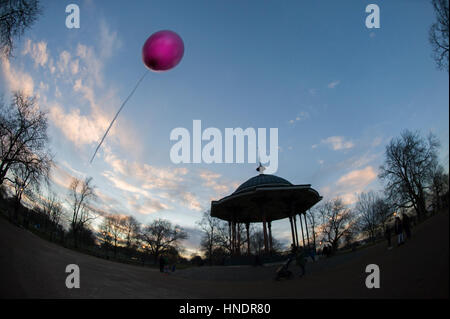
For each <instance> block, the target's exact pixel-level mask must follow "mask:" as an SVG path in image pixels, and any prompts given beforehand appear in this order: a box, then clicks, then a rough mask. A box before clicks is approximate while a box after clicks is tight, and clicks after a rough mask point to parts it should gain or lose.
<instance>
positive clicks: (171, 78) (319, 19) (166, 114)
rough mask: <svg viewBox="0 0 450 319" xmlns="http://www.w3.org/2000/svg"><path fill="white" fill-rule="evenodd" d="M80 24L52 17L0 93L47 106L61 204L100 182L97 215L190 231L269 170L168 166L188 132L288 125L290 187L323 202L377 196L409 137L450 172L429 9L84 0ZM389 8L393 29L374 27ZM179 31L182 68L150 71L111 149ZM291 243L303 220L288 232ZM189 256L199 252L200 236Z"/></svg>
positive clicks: (49, 5)
mask: <svg viewBox="0 0 450 319" xmlns="http://www.w3.org/2000/svg"><path fill="white" fill-rule="evenodd" d="M70 3H75V4H78V5H79V7H80V11H81V12H80V13H81V28H80V29H67V28H66V27H65V19H66V13H65V6H66V5H68V4H69V2H67V3H66V2H64V1H43V5H44V12H43V15H42V16H41V17H40V19H39V21H38V22H37V23H36V24H35V25H34V27H33V28H32V29H30V30H28V31H27V32H26V34H25V35H24V36H23V37H22V38H21V39H20V41H19V42H17V47H16V51H15V57H14V58H13V59H11V60H10V61H6V60H2V62H1V63H2V64H1V72H2V73H1V74H2V76H1V77H0V85H1V89H2V93H4V94H5V96H6V97H7V96H8V94H9V92H10V91H11V90H14V89H22V90H24V91H25V92H27V93H29V94H37V95H38V97H39V105H40V106H41V107H42V108H44V109H46V110H48V112H49V120H50V129H49V134H50V136H51V148H52V150H53V152H54V153H55V154H56V157H55V160H56V164H57V165H56V167H55V170H54V173H53V180H54V184H55V186H54V187H55V189H57V190H58V191H59V192H60V193H61V196H64V194H66V193H67V190H66V187H67V186H68V184H69V182H70V178H71V176H77V177H84V176H93V177H94V182H95V184H96V186H97V192H98V194H99V203H98V205H99V207H100V208H102V209H104V210H107V211H110V212H114V213H121V214H132V215H133V216H135V217H137V218H138V220H140V221H141V222H149V221H151V220H153V219H154V218H168V219H170V220H171V221H172V222H174V223H178V224H180V225H182V226H185V227H187V228H189V229H193V228H195V227H196V225H195V222H196V221H198V220H199V219H200V217H201V213H202V211H204V210H205V209H208V208H209V206H210V201H211V199H218V198H220V197H222V196H224V195H228V194H229V193H231V192H232V191H234V189H235V188H236V187H237V186H238V185H239V184H240V183H242V182H244V181H245V180H247V179H248V178H250V177H252V176H254V175H255V174H256V171H255V168H256V166H255V164H209V165H207V164H180V165H174V164H172V163H171V161H170V158H169V151H170V148H171V147H172V145H173V142H171V141H170V140H169V134H170V131H171V130H172V129H173V128H176V127H185V128H187V129H189V130H192V120H194V119H200V120H201V121H202V126H203V128H206V127H216V128H219V129H220V130H222V132H223V131H224V129H225V128H235V127H242V128H247V127H253V128H270V127H276V128H278V135H279V146H280V150H279V168H278V171H277V173H276V175H279V176H282V177H284V178H286V179H288V180H289V181H291V182H292V183H294V184H312V187H313V188H315V189H317V190H318V191H319V192H320V193H321V195H323V196H324V197H325V198H331V197H334V196H342V197H343V198H344V199H345V200H346V201H347V202H348V203H352V202H354V200H355V197H356V194H357V193H358V192H361V191H367V190H370V189H374V190H378V189H380V188H381V184H380V183H379V181H378V180H377V173H378V167H379V166H380V164H381V163H382V160H383V152H384V147H385V145H386V144H387V143H388V142H389V140H390V139H391V138H392V137H394V136H398V135H399V134H400V132H401V131H402V130H404V129H412V130H416V129H418V130H420V131H421V132H422V133H423V134H427V133H428V132H430V131H432V132H434V133H435V134H436V135H437V136H438V137H439V139H440V140H441V143H442V145H443V146H442V148H441V161H442V162H443V164H444V165H445V166H446V169H447V170H448V142H449V141H448V136H449V125H448V123H449V122H448V116H449V114H448V110H449V108H448V105H449V101H448V73H447V72H445V71H444V72H443V71H439V70H437V69H436V67H435V64H434V61H433V60H432V58H431V48H430V45H429V43H428V30H429V27H430V25H431V24H432V23H433V22H434V12H433V9H432V6H431V4H430V3H428V1H406V0H405V1H400V0H396V1H371V2H367V1H345V2H344V1H331V0H330V1H320V2H318V1H283V2H279V1H278V2H275V1H189V2H188V1H132V2H127V3H125V2H123V1H95V2H94V1H71V2H70ZM369 3H376V4H378V5H379V7H380V11H381V28H380V29H367V28H366V27H365V23H364V22H365V18H366V16H367V14H366V13H365V6H366V5H367V4H369ZM162 29H170V30H173V31H175V32H177V33H178V34H179V35H180V36H181V37H182V38H183V40H184V44H185V55H184V57H183V60H182V61H181V63H180V64H179V65H178V66H177V67H176V68H175V69H173V70H171V71H169V72H165V73H158V74H157V73H150V74H149V75H148V76H147V77H146V78H145V80H144V81H143V82H142V83H141V85H140V87H139V88H138V90H137V91H136V93H135V95H134V96H133V97H132V99H131V100H130V101H129V103H128V104H127V106H126V107H125V109H124V110H123V112H122V113H121V114H120V116H119V118H118V120H117V121H116V123H115V124H114V127H113V129H112V131H111V132H110V135H109V136H108V138H107V140H106V142H105V143H104V145H103V147H102V149H101V150H100V152H99V154H98V155H97V157H96V159H95V160H94V162H93V164H89V159H90V156H92V154H93V151H94V149H95V147H96V144H97V142H98V140H99V139H100V137H101V135H102V134H103V133H104V131H105V129H106V127H107V125H108V124H109V121H110V120H111V119H112V117H113V115H114V112H115V111H116V110H117V109H118V107H119V106H120V104H121V102H122V101H123V99H125V97H126V96H127V95H128V93H129V92H130V91H131V89H132V88H133V86H134V85H135V83H136V81H137V80H138V78H139V77H140V76H141V75H142V74H143V73H144V72H145V67H144V65H143V64H142V62H141V48H142V45H143V43H144V42H145V40H146V39H147V37H148V36H150V35H151V34H152V33H154V32H156V31H159V30H162ZM273 231H274V236H275V237H278V238H281V239H288V238H289V236H290V229H289V224H288V222H286V221H280V222H276V223H274V226H273ZM191 233H192V234H193V235H192V238H191V240H190V241H189V243H188V244H187V245H188V248H189V251H192V250H195V249H196V245H197V244H198V232H195V231H193V230H192V231H191Z"/></svg>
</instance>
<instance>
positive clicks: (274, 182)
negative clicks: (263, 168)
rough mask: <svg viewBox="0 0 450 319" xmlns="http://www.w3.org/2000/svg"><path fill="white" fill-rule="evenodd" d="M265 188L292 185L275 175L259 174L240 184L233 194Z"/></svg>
mask: <svg viewBox="0 0 450 319" xmlns="http://www.w3.org/2000/svg"><path fill="white" fill-rule="evenodd" d="M266 186H267V187H277V186H292V184H291V183H290V182H288V181H287V180H285V179H284V178H281V177H278V176H275V175H267V174H259V175H256V176H254V177H252V178H250V179H248V180H247V181H246V182H244V183H242V184H241V185H240V186H239V187H238V188H237V189H236V191H235V192H234V193H233V194H239V193H243V192H246V191H251V190H253V189H254V188H255V187H266Z"/></svg>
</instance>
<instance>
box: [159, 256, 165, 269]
mask: <svg viewBox="0 0 450 319" xmlns="http://www.w3.org/2000/svg"><path fill="white" fill-rule="evenodd" d="M165 266H166V263H165V259H164V256H160V257H159V271H160V272H162V273H163V272H164V267H165Z"/></svg>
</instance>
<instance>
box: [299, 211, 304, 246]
mask: <svg viewBox="0 0 450 319" xmlns="http://www.w3.org/2000/svg"><path fill="white" fill-rule="evenodd" d="M298 219H300V228H301V230H302V240H303V248H304V247H305V236H304V235H303V223H302V216H301V215H300V216H299V218H298Z"/></svg>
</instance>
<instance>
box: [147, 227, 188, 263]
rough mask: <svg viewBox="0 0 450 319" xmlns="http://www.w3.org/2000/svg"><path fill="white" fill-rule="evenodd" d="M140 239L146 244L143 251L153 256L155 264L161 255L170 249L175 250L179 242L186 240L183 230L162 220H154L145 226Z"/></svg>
mask: <svg viewBox="0 0 450 319" xmlns="http://www.w3.org/2000/svg"><path fill="white" fill-rule="evenodd" d="M141 237H142V240H143V241H144V242H145V244H146V248H145V249H146V250H147V251H148V252H149V253H150V254H151V255H152V256H153V258H154V262H155V263H156V262H157V261H158V257H159V256H160V255H161V254H163V253H164V252H166V251H168V250H169V249H170V248H172V247H175V248H176V247H177V245H178V244H179V242H180V241H181V240H183V239H186V238H188V236H187V233H186V232H185V231H184V230H183V229H181V228H180V227H179V226H177V225H175V226H173V225H172V223H171V222H170V221H168V220H164V219H156V220H154V221H153V222H152V223H151V224H149V225H147V226H145V227H144V228H143V229H142V232H141Z"/></svg>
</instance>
